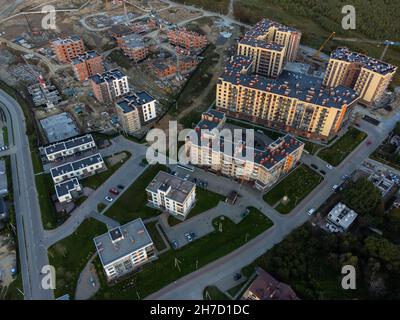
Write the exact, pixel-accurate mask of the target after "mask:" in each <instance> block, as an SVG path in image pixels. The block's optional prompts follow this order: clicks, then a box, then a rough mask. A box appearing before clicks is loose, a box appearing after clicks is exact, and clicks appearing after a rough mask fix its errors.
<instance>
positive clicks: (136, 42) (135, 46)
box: [117, 33, 149, 62]
mask: <svg viewBox="0 0 400 320" xmlns="http://www.w3.org/2000/svg"><path fill="white" fill-rule="evenodd" d="M117 44H118V47H119V48H120V49H121V50H122V52H123V53H124V54H125V55H126V56H127V57H128V58H129V59H131V60H133V61H134V62H139V61H142V60H144V59H146V58H147V56H148V55H149V48H148V46H147V45H146V44H145V43H144V41H143V37H141V36H139V35H138V34H135V33H131V34H129V35H125V36H122V37H120V38H117Z"/></svg>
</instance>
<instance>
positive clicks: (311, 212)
mask: <svg viewBox="0 0 400 320" xmlns="http://www.w3.org/2000/svg"><path fill="white" fill-rule="evenodd" d="M315 211H316V210H315V209H314V208H311V209H310V210H308V212H307V213H308V215H309V216H312V215H313V214H314V212H315Z"/></svg>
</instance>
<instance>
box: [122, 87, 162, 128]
mask: <svg viewBox="0 0 400 320" xmlns="http://www.w3.org/2000/svg"><path fill="white" fill-rule="evenodd" d="M155 103H156V100H155V99H154V98H153V97H152V96H150V95H149V94H148V93H147V92H146V91H142V92H137V93H135V94H132V95H127V96H125V97H123V98H122V99H120V100H119V101H117V102H116V104H115V106H116V110H117V115H118V119H119V122H120V124H121V126H122V128H123V130H124V131H125V132H127V133H133V132H135V131H138V130H140V128H141V127H142V126H143V125H144V124H146V123H148V122H150V121H151V120H153V119H155V118H156V117H157V114H156V106H155Z"/></svg>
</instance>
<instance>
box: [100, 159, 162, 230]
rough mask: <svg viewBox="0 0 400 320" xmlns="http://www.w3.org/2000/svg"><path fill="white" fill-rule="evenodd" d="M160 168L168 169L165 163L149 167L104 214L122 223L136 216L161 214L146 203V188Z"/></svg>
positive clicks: (145, 216)
mask: <svg viewBox="0 0 400 320" xmlns="http://www.w3.org/2000/svg"><path fill="white" fill-rule="evenodd" d="M160 170H164V171H166V167H165V166H163V165H154V166H151V167H149V168H148V169H147V170H146V171H145V172H144V173H143V174H142V175H141V176H140V177H139V178H138V179H137V180H136V181H135V182H134V183H133V184H132V185H131V186H130V187H129V188H128V189H127V190H125V191H124V193H123V194H122V195H121V196H120V197H119V198H118V199H117V200H116V201H115V202H114V204H113V205H112V206H111V207H110V208H109V209H108V210H107V211H106V212H105V213H104V214H105V215H106V216H108V217H110V218H113V219H114V220H117V221H118V222H120V223H121V224H123V223H127V222H129V221H132V220H134V219H136V218H143V219H145V218H150V217H154V216H157V215H158V214H160V211H159V210H156V209H153V208H150V207H148V206H147V205H146V204H147V194H146V190H145V189H146V187H147V186H148V185H149V183H150V182H151V181H152V180H153V178H154V177H155V176H156V174H157V173H158V172H159V171H160Z"/></svg>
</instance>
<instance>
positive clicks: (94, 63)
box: [71, 51, 105, 81]
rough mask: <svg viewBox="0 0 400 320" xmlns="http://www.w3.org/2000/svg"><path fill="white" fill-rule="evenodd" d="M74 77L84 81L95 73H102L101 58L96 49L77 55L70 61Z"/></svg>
mask: <svg viewBox="0 0 400 320" xmlns="http://www.w3.org/2000/svg"><path fill="white" fill-rule="evenodd" d="M71 64H72V69H73V70H74V74H75V77H76V78H77V79H78V80H79V81H86V80H88V79H89V78H90V77H91V76H94V75H95V74H102V73H104V71H105V70H104V64H103V58H102V56H101V55H99V54H98V53H97V52H96V51H87V52H85V53H83V54H79V55H77V56H76V57H75V58H73V59H72V61H71Z"/></svg>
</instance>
